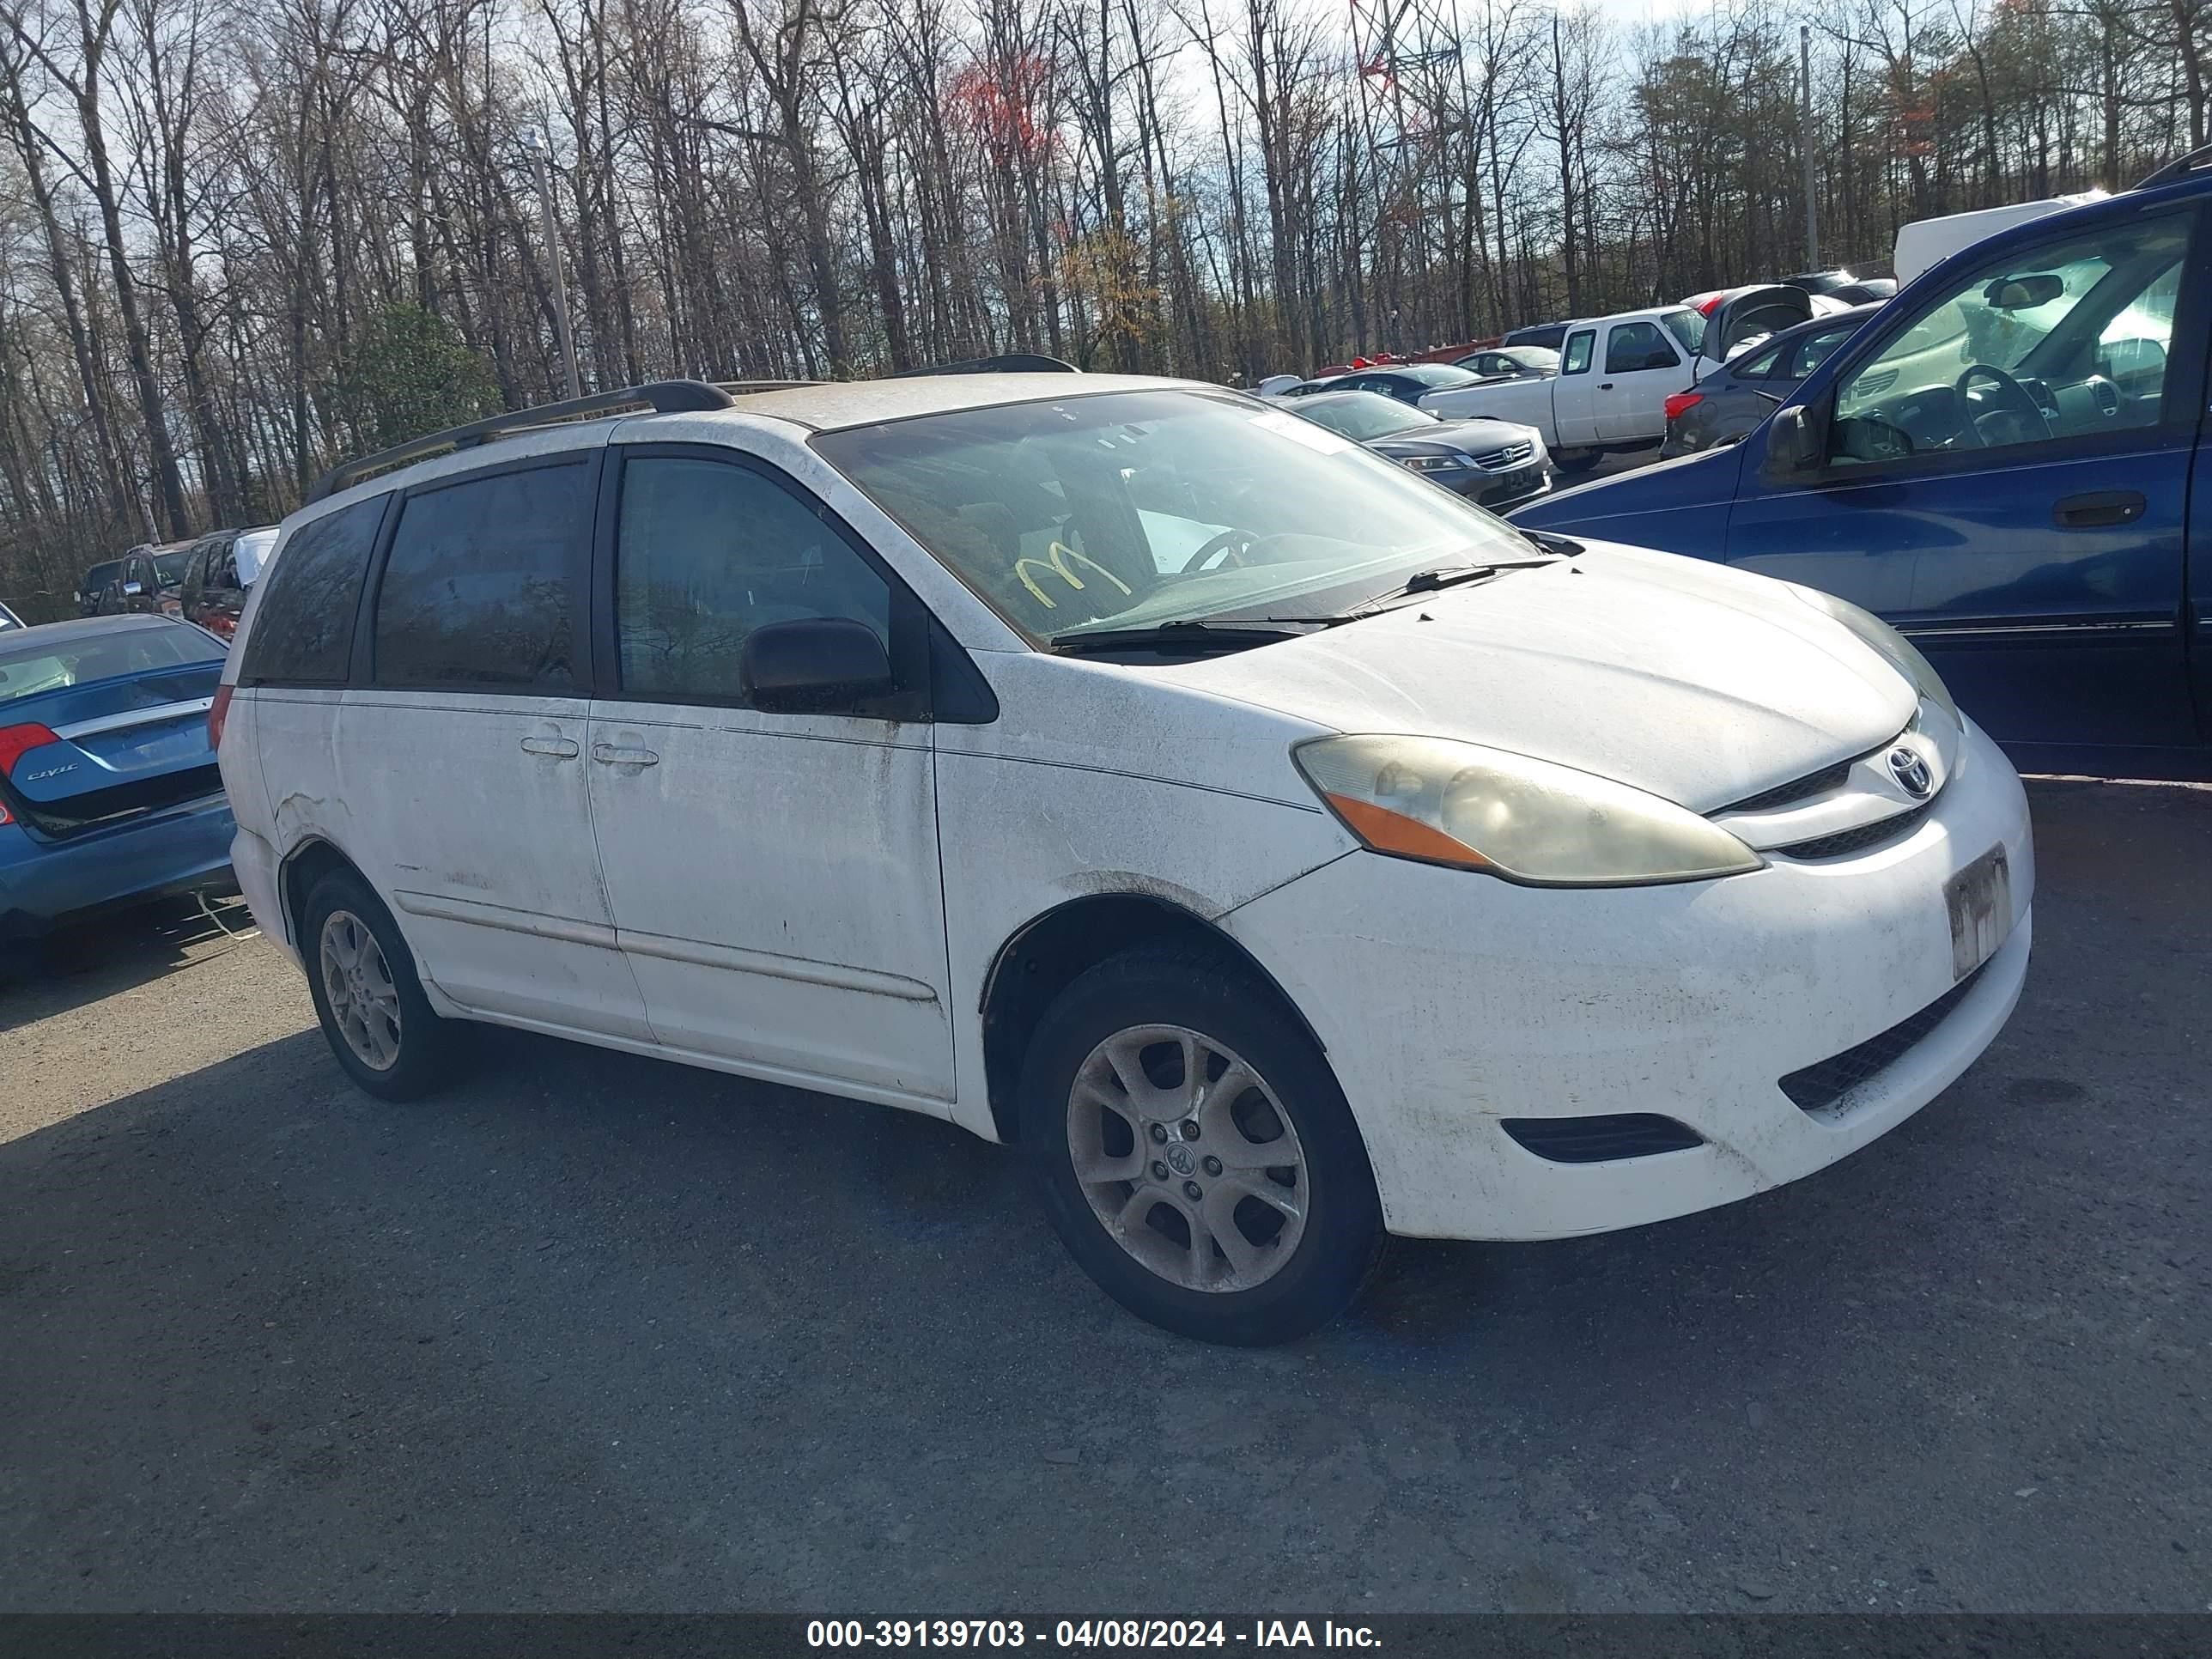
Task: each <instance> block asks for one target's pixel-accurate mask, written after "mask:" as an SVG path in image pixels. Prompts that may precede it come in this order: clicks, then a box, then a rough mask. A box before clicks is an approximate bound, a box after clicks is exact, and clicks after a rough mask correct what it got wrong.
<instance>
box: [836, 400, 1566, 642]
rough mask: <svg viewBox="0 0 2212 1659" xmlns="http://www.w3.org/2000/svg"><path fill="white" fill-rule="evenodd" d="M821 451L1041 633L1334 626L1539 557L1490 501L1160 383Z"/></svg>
mask: <svg viewBox="0 0 2212 1659" xmlns="http://www.w3.org/2000/svg"><path fill="white" fill-rule="evenodd" d="M813 444H814V447H815V448H816V450H817V451H818V452H819V453H821V454H822V455H823V457H824V458H825V459H828V460H829V462H830V463H831V465H834V466H836V468H837V469H838V470H839V471H841V472H842V473H843V474H844V475H845V476H846V477H848V478H849V479H851V480H852V481H853V483H854V484H855V485H856V486H858V487H859V488H860V490H861V491H862V492H863V493H865V494H866V495H867V496H868V497H869V498H870V499H871V500H872V501H874V502H875V503H876V504H877V505H878V507H882V508H883V510H884V512H886V513H889V514H890V516H891V517H893V518H894V519H896V520H898V521H899V522H900V523H901V524H902V525H903V526H905V527H906V529H907V530H908V532H909V533H911V534H912V535H913V536H914V538H915V539H916V540H917V541H919V542H921V544H922V545H923V546H924V547H926V548H927V549H928V550H929V551H930V552H931V553H933V555H935V556H936V557H937V558H938V559H939V560H940V561H941V562H943V563H944V564H945V565H946V566H947V567H948V568H951V570H953V571H954V572H955V573H956V574H958V575H959V576H960V577H961V578H962V579H963V580H965V581H966V582H967V583H968V584H969V586H971V587H973V588H975V590H976V591H977V592H980V593H981V594H982V595H983V596H984V597H985V598H986V599H988V600H989V601H990V602H991V603H992V604H993V605H994V606H995V607H996V608H997V609H998V611H1000V614H1001V615H1002V616H1004V617H1006V619H1007V620H1008V621H1010V622H1011V623H1013V624H1014V625H1015V626H1016V627H1017V628H1018V629H1022V630H1023V632H1024V633H1025V634H1026V635H1029V636H1030V638H1031V639H1032V640H1036V641H1043V640H1049V639H1060V638H1064V637H1066V635H1070V634H1072V633H1079V632H1081V631H1083V630H1085V629H1088V628H1091V627H1096V628H1098V629H1108V628H1111V629H1127V628H1154V627H1158V626H1159V625H1161V624H1164V623H1179V622H1194V621H1201V620H1203V621H1212V620H1221V619H1242V618H1256V617H1267V618H1270V619H1275V620H1291V619H1297V620H1304V619H1312V620H1316V621H1319V620H1324V619H1331V618H1334V617H1340V616H1341V615H1342V614H1343V613H1344V612H1345V611H1346V610H1347V609H1348V608H1349V607H1351V606H1352V605H1358V604H1359V603H1361V602H1363V601H1364V600H1367V599H1373V598H1375V597H1376V596H1377V595H1380V594H1384V593H1388V592H1391V591H1393V590H1395V588H1397V587H1398V586H1401V584H1403V583H1404V582H1405V580H1407V577H1408V576H1410V575H1412V574H1413V573H1415V572H1417V571H1421V570H1425V569H1431V568H1438V567H1441V566H1454V567H1456V566H1462V565H1480V564H1483V563H1486V562H1500V561H1510V562H1515V563H1519V562H1525V561H1527V560H1528V557H1529V556H1530V549H1529V545H1528V542H1527V541H1526V540H1524V539H1523V538H1522V537H1521V536H1520V534H1519V533H1518V532H1516V531H1515V530H1513V529H1512V528H1510V526H1507V525H1505V524H1504V523H1501V522H1500V521H1499V520H1496V519H1494V518H1492V517H1491V516H1490V515H1489V514H1488V513H1485V512H1483V511H1482V510H1481V509H1480V507H1474V506H1472V505H1471V504H1469V503H1468V502H1466V501H1462V500H1461V499H1460V498H1459V497H1457V496H1455V495H1451V494H1449V492H1447V491H1445V490H1443V489H1439V488H1437V486H1435V485H1433V484H1430V483H1425V482H1423V481H1422V480H1420V479H1419V478H1417V477H1414V476H1413V474H1411V473H1409V472H1407V471H1405V470H1404V469H1403V468H1401V467H1400V466H1398V465H1395V464H1394V463H1392V462H1390V461H1388V460H1385V459H1382V458H1380V457H1378V456H1376V455H1375V454H1373V453H1370V452H1369V451H1367V450H1365V449H1363V448H1362V447H1359V446H1358V444H1355V443H1352V442H1351V441H1348V440H1346V439H1345V438H1343V437H1340V436H1339V435H1337V434H1335V433H1334V432H1330V431H1328V430H1326V429H1325V428H1322V427H1320V426H1317V425H1316V424H1314V423H1313V422H1310V421H1307V420H1304V419H1302V418H1300V417H1299V416H1296V415H1293V414H1291V413H1290V412H1288V411H1287V410H1280V409H1270V408H1268V407H1267V406H1266V405H1264V404H1258V403H1255V402H1254V401H1252V400H1250V399H1249V398H1238V397H1235V396H1233V395H1231V394H1226V393H1219V394H1217V393H1211V392H1203V391H1197V390H1190V391H1185V390H1181V389H1175V388H1165V387H1164V388H1162V389H1160V390H1158V391H1143V392H1107V393H1102V394H1098V395H1096V396H1089V397H1073V398H1058V399H1054V400H1051V401H1038V402H1035V403H1024V404H1000V405H998V406H996V407H993V408H988V409H971V410H957V411H952V412H949V413H946V414H942V415H926V416H916V417H914V418H910V419H907V420H900V421H890V422H883V423H881V424H879V425H875V426H866V427H856V428H848V429H847V430H845V431H842V432H827V433H823V434H820V435H817V436H816V437H815V439H814V440H813Z"/></svg>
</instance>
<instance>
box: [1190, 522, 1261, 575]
mask: <svg viewBox="0 0 2212 1659" xmlns="http://www.w3.org/2000/svg"><path fill="white" fill-rule="evenodd" d="M1258 539H1259V538H1257V537H1255V536H1254V535H1253V534H1251V532H1249V531H1243V530H1225V531H1223V532H1221V533H1220V534H1219V535H1218V536H1215V537H1212V538H1210V539H1208V541H1207V542H1206V545H1205V546H1203V547H1201V548H1200V549H1199V550H1198V551H1197V552H1195V553H1194V554H1192V555H1191V556H1189V557H1188V558H1187V559H1185V560H1184V561H1183V562H1182V571H1181V572H1180V573H1179V574H1182V575H1185V576H1188V575H1189V574H1191V573H1192V572H1194V571H1198V570H1203V569H1205V568H1206V562H1207V561H1208V560H1210V559H1213V558H1216V557H1218V558H1219V559H1220V561H1221V568H1222V569H1224V570H1226V569H1228V568H1230V567H1231V566H1232V565H1242V564H1243V562H1244V554H1245V552H1246V550H1249V549H1250V548H1252V547H1253V546H1254V545H1255V544H1257V541H1258Z"/></svg>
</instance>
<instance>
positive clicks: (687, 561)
mask: <svg viewBox="0 0 2212 1659" xmlns="http://www.w3.org/2000/svg"><path fill="white" fill-rule="evenodd" d="M1285 418H1293V417H1289V416H1285ZM616 535H617V539H616V543H615V626H616V631H617V637H618V639H619V642H620V648H621V661H622V689H623V691H624V692H625V693H628V694H629V695H631V696H642V697H671V698H677V699H689V698H696V699H698V700H700V701H702V702H741V701H743V698H744V694H743V690H742V688H741V686H740V684H739V682H738V658H739V655H740V653H742V652H743V650H744V642H745V637H746V635H749V634H750V633H751V632H752V631H753V630H754V629H757V628H761V627H763V626H766V625H767V624H769V623H780V622H797V621H802V620H807V619H811V618H815V617H840V618H843V619H845V620H848V621H851V622H857V623H864V624H866V626H867V627H869V628H871V629H873V630H874V631H875V634H876V636H877V637H878V639H880V640H882V641H884V650H885V652H886V653H889V651H890V609H891V596H890V584H889V583H888V582H886V581H885V580H884V578H883V576H882V575H881V574H878V572H877V571H876V570H875V569H874V568H872V566H870V565H869V564H868V562H866V560H864V559H863V558H861V557H860V555H859V554H857V553H855V552H854V550H852V548H851V547H850V546H849V545H848V544H847V543H846V542H845V540H844V539H843V538H842V537H841V536H839V535H838V534H837V533H836V532H835V531H834V530H832V529H831V528H830V527H829V526H828V525H827V524H825V523H824V522H823V520H822V519H821V518H820V517H818V516H817V514H816V513H814V512H813V510H812V509H811V507H809V506H808V505H807V504H806V503H805V502H803V501H800V500H799V498H798V497H797V496H795V495H793V494H792V493H791V492H790V491H788V490H787V489H783V488H781V486H780V485H778V484H777V483H775V481H774V480H772V479H770V478H767V477H763V476H762V475H761V474H759V473H757V472H755V471H751V470H750V469H749V468H746V467H743V466H737V465H732V464H731V463H729V462H726V461H716V460H707V459H696V458H694V457H690V456H671V455H647V456H637V457H633V458H631V459H629V460H628V461H626V462H625V463H624V464H623V483H622V507H621V513H620V515H619V519H618V528H617V532H616Z"/></svg>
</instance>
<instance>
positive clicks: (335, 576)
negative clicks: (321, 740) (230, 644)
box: [240, 495, 387, 685]
mask: <svg viewBox="0 0 2212 1659" xmlns="http://www.w3.org/2000/svg"><path fill="white" fill-rule="evenodd" d="M386 499H387V498H386V497H385V496H382V495H374V496H371V497H370V498H369V499H368V500H367V501H356V502H355V503H354V505H352V506H351V507H342V508H340V509H339V510H338V511H337V512H336V513H325V514H324V515H323V516H322V517H321V518H319V519H317V520H314V521H313V523H311V524H307V525H303V526H301V528H299V529H298V530H295V531H294V532H292V537H291V539H290V540H289V542H287V543H286V544H285V547H284V564H283V572H282V574H277V575H274V576H272V578H271V579H270V583H269V591H268V592H265V593H264V594H263V595H262V596H261V605H260V609H259V610H258V611H257V612H256V613H255V615H254V622H253V632H252V635H251V637H250V638H249V639H248V640H247V641H246V660H245V662H244V663H243V664H242V665H240V678H242V679H246V680H276V681H279V682H283V683H289V684H299V685H340V684H344V682H345V678H346V671H347V665H348V664H349V662H350V660H351V659H352V656H353V623H354V614H355V611H356V609H357V608H358V607H359V605H360V603H361V585H362V579H363V578H364V577H365V576H367V575H368V556H369V553H370V551H371V550H372V549H373V548H374V545H375V543H376V531H377V526H379V525H380V524H381V523H382V522H383V520H384V507H385V502H386Z"/></svg>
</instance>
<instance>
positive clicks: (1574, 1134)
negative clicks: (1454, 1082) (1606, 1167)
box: [1504, 1112, 1705, 1164]
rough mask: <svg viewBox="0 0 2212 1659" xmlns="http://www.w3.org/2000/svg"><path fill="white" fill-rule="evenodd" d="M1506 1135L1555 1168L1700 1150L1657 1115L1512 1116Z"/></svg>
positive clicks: (1690, 1134)
mask: <svg viewBox="0 0 2212 1659" xmlns="http://www.w3.org/2000/svg"><path fill="white" fill-rule="evenodd" d="M1504 1128H1505V1133H1507V1134H1509V1135H1510V1136H1512V1137H1513V1139H1514V1140H1515V1141H1516V1142H1517V1143H1518V1144H1519V1145H1521V1146H1524V1147H1526V1148H1527V1149H1528V1151H1530V1152H1534V1153H1535V1154H1536V1156H1537V1157H1539V1158H1544V1159H1546V1160H1547V1161H1549V1162H1551V1163H1553V1164H1611V1163H1614V1162H1616V1161H1618V1160H1619V1159H1621V1158H1650V1157H1652V1156H1653V1155H1655V1154H1656V1153H1659V1152H1686V1151H1687V1150H1688V1149H1689V1148H1690V1147H1692V1146H1704V1145H1705V1138H1704V1137H1703V1136H1702V1135H1700V1134H1699V1133H1698V1132H1697V1131H1696V1130H1695V1129H1692V1128H1691V1127H1688V1126H1687V1125H1686V1124H1681V1123H1677V1122H1675V1121H1674V1119H1673V1118H1671V1117H1661V1116H1660V1115H1658V1114H1657V1113H1656V1112H1614V1113H1611V1114H1608V1115H1606V1116H1603V1117H1509V1118H1506V1119H1504Z"/></svg>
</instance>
